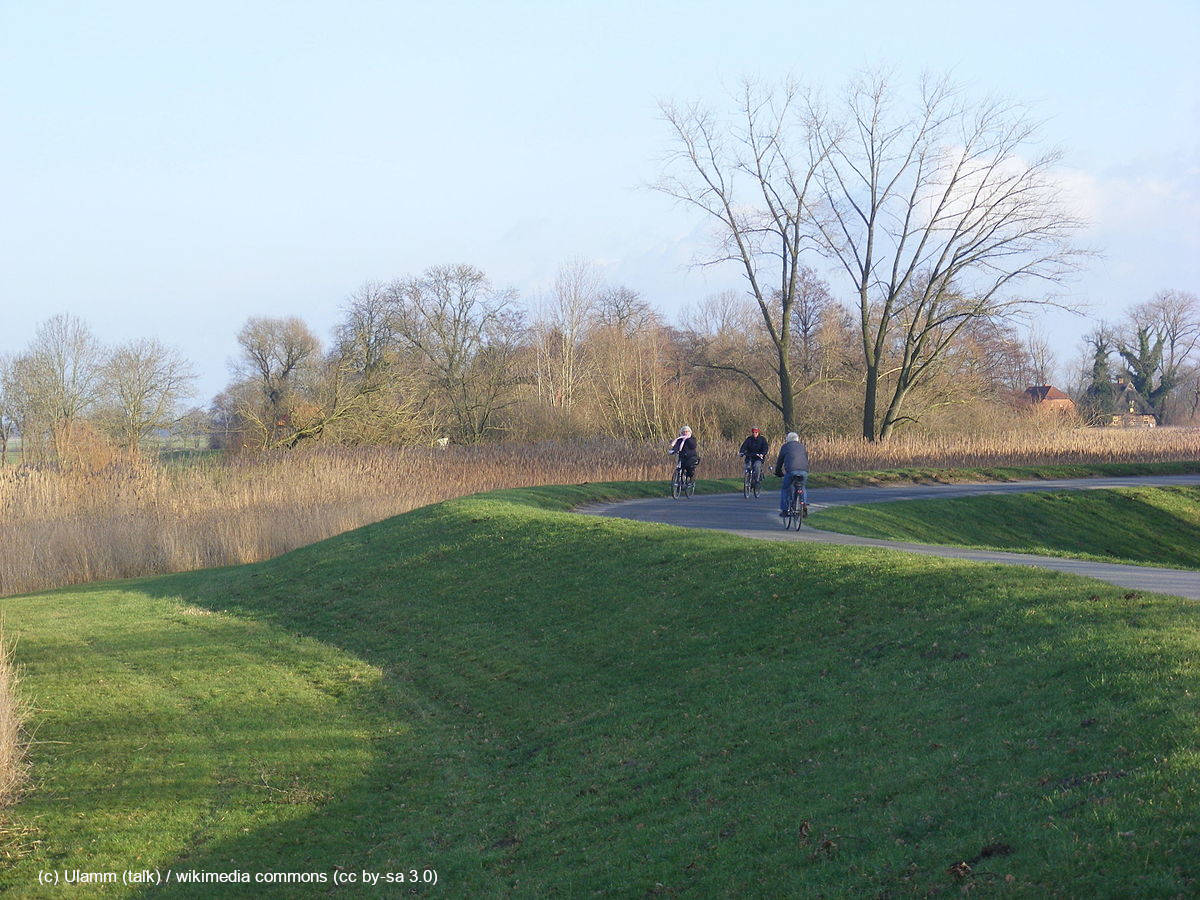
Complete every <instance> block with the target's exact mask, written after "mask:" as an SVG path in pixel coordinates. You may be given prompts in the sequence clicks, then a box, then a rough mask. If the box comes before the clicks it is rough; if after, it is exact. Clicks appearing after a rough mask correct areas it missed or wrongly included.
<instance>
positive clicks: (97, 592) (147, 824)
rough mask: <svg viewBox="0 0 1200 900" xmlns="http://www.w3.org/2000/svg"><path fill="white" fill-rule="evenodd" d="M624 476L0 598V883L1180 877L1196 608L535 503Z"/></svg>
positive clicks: (472, 885) (990, 570)
mask: <svg viewBox="0 0 1200 900" xmlns="http://www.w3.org/2000/svg"><path fill="white" fill-rule="evenodd" d="M638 490H649V491H660V490H661V486H652V487H649V488H631V487H629V486H607V487H606V486H588V487H579V488H569V487H566V488H564V487H560V488H545V489H528V490H521V491H507V492H499V493H496V494H491V495H481V496H477V497H470V498H464V499H461V500H455V501H451V502H447V503H442V504H438V505H435V506H431V507H426V508H423V509H420V510H416V511H414V512H411V513H408V514H405V515H402V516H399V517H397V518H394V519H391V520H388V521H385V522H381V523H378V524H376V525H372V526H369V527H367V528H363V529H359V530H358V531H355V532H351V533H349V534H345V535H342V536H340V537H337V538H334V539H332V540H329V541H325V542H323V543H321V544H317V545H314V546H311V547H308V548H304V549H302V550H299V551H295V552H293V553H291V554H288V555H286V556H284V557H280V558H278V559H276V560H273V561H270V562H267V563H261V564H256V565H253V566H244V567H239V568H231V569H223V570H210V571H205V572H197V573H191V574H185V575H177V576H169V577H164V578H156V579H147V580H143V581H138V582H126V583H123V584H117V585H101V586H95V587H92V588H87V589H75V590H69V591H60V592H57V593H52V594H43V595H38V596H33V597H23V598H16V599H10V600H7V601H5V604H6V607H7V610H6V619H7V622H8V627H9V628H10V629H12V628H13V627H14V625H15V626H16V627H15V630H16V631H18V632H19V634H20V643H19V647H18V652H19V656H20V658H21V660H22V661H23V662H24V664H25V666H26V687H27V690H28V692H29V694H30V699H32V700H33V701H34V702H35V703H36V704H37V705H38V706H39V707H40V708H41V713H40V715H39V719H40V725H39V730H38V734H37V737H38V739H39V740H40V741H42V742H43V743H40V744H38V745H37V746H36V747H35V748H34V763H35V766H36V777H37V782H38V783H37V787H36V789H35V790H34V791H33V792H32V793H31V794H30V795H29V796H28V797H27V799H26V800H25V801H24V803H23V805H22V806H21V807H18V808H17V810H16V811H15V812H16V815H17V817H18V818H17V822H16V824H17V825H19V826H21V827H25V828H28V829H33V830H34V831H33V832H31V833H33V834H35V835H36V840H37V843H36V844H35V843H33V841H32V839H30V840H27V841H26V845H25V852H26V856H25V858H23V859H20V860H18V861H16V862H15V863H12V864H10V866H9V868H8V869H7V871H6V872H5V873H4V875H3V876H0V887H8V888H11V889H14V890H15V891H16V892H17V893H37V892H38V889H37V885H36V873H37V871H38V870H41V869H50V868H57V869H64V868H75V867H81V868H106V869H120V868H126V867H134V868H136V867H140V866H143V865H144V866H148V867H163V868H165V867H166V866H176V867H187V868H197V869H202V870H222V871H229V870H233V869H241V870H250V871H263V870H274V871H326V872H330V871H332V869H333V867H334V866H342V867H344V868H346V869H349V870H361V869H368V870H375V871H397V870H407V869H410V868H424V867H431V868H434V869H436V870H437V871H438V875H439V890H441V891H443V892H448V893H449V894H450V895H455V896H468V895H469V896H478V895H484V896H487V895H513V894H515V895H521V896H544V895H547V894H555V893H557V894H567V895H578V894H584V893H592V892H604V893H613V894H618V895H627V896H642V895H645V894H647V893H672V892H676V893H688V894H692V895H695V896H714V895H723V894H737V895H746V894H756V895H774V896H782V895H809V896H831V895H833V896H836V895H848V894H863V893H875V892H890V893H909V892H913V893H923V892H927V891H938V890H955V891H957V890H958V889H959V888H961V887H963V886H966V885H970V886H974V887H976V888H994V889H1007V890H1013V891H1016V892H1020V893H1026V894H1045V893H1048V892H1057V893H1066V894H1073V895H1141V896H1144V895H1172V894H1178V893H1191V892H1194V891H1196V890H1197V888H1198V887H1200V830H1198V825H1197V822H1198V821H1200V815H1198V813H1200V753H1198V752H1197V749H1196V748H1197V746H1198V738H1200V733H1198V732H1200V717H1198V716H1197V713H1198V712H1200V657H1198V651H1200V630H1198V628H1197V624H1198V619H1197V609H1196V606H1195V604H1193V603H1188V602H1186V601H1182V600H1177V599H1172V598H1165V597H1155V596H1140V595H1137V594H1135V593H1132V592H1126V591H1122V590H1119V589H1116V588H1110V587H1106V586H1102V585H1099V584H1096V583H1093V582H1089V581H1084V580H1079V579H1074V578H1070V577H1066V576H1059V575H1055V574H1052V573H1041V572H1036V571H1031V570H1024V569H1006V568H1001V567H991V566H979V565H971V564H964V563H958V562H953V561H948V560H937V559H927V558H918V557H914V556H906V555H900V554H893V553H888V552H883V551H875V550H866V549H856V548H852V549H847V548H832V547H820V546H814V545H787V544H776V543H766V542H762V543H759V542H754V541H750V540H745V539H741V538H737V537H734V536H729V535H723V534H718V533H713V532H701V531H688V530H681V529H673V528H669V527H666V526H655V525H646V524H641V523H635V522H629V521H621V520H615V519H605V518H590V517H583V516H578V515H573V514H570V513H567V512H564V510H565V509H567V508H568V507H569V506H571V505H572V504H573V503H578V502H582V501H585V500H588V499H602V498H604V497H606V496H607V497H611V496H618V495H622V494H628V493H635V492H637V491H638ZM681 502H682V501H681ZM114 890H123V889H114ZM211 890H212V888H209V889H208V891H210V892H211ZM226 890H228V889H226ZM261 891H262V888H261V887H258V886H250V887H248V888H246V889H245V891H244V892H245V893H247V894H257V893H260V892H261ZM175 892H176V893H179V894H186V893H188V891H187V890H186V889H183V888H176V889H175ZM224 892H226V891H223V893H224ZM229 892H230V893H236V891H229ZM197 893H200V894H204V893H205V892H204V891H199V892H197ZM278 893H280V894H281V895H286V896H295V895H296V894H297V893H298V892H297V889H296V888H295V887H290V888H280V889H278Z"/></svg>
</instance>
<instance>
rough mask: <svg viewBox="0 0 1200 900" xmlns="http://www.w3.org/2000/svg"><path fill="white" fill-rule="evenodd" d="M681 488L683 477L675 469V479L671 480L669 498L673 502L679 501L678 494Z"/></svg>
mask: <svg viewBox="0 0 1200 900" xmlns="http://www.w3.org/2000/svg"><path fill="white" fill-rule="evenodd" d="M682 488H683V476H682V475H681V474H680V472H679V470H678V469H676V470H675V477H674V478H672V479H671V498H672V499H673V500H678V499H679V494H680V491H681V489H682Z"/></svg>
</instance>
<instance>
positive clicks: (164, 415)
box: [100, 338, 196, 451]
mask: <svg viewBox="0 0 1200 900" xmlns="http://www.w3.org/2000/svg"><path fill="white" fill-rule="evenodd" d="M100 371H101V376H102V378H103V381H104V394H105V395H106V398H107V399H108V401H109V403H110V409H109V413H110V414H109V416H108V417H107V418H108V419H109V423H110V427H111V430H112V432H113V436H114V437H115V438H116V440H117V442H118V443H119V444H120V445H121V446H123V447H125V448H126V449H128V450H131V451H136V450H137V449H138V448H139V447H140V446H141V443H142V440H143V439H144V438H145V437H146V436H147V435H149V434H150V433H151V432H152V431H154V430H156V429H168V428H170V427H171V426H172V425H174V423H175V420H176V419H177V412H178V409H177V407H178V405H179V402H180V401H181V400H183V399H185V398H187V397H190V396H191V395H192V390H193V385H194V384H195V381H196V375H195V373H194V372H193V371H192V368H191V366H190V364H189V363H188V362H187V361H186V360H185V359H184V358H183V357H182V356H181V355H180V354H179V351H177V350H175V349H173V348H171V347H166V346H164V345H163V344H161V343H160V342H159V341H157V340H154V339H151V338H140V339H137V340H133V341H129V342H127V343H124V344H121V345H120V346H118V347H115V348H113V350H112V351H110V353H109V354H108V358H107V360H105V362H104V365H103V366H102V367H101V370H100Z"/></svg>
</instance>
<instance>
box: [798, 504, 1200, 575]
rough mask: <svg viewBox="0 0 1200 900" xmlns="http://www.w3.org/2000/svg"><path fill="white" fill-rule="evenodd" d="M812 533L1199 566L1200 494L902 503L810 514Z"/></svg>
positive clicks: (871, 505)
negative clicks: (833, 533)
mask: <svg viewBox="0 0 1200 900" xmlns="http://www.w3.org/2000/svg"><path fill="white" fill-rule="evenodd" d="M809 522H810V524H811V525H812V526H813V527H814V528H823V529H826V530H828V531H840V532H844V533H848V534H859V535H864V536H866V537H873V538H885V539H889V540H899V541H911V542H915V543H921V544H954V545H958V546H966V547H984V548H987V549H993V550H997V549H998V550H1017V551H1021V552H1024V553H1041V554H1050V555H1058V556H1074V557H1078V558H1087V559H1102V560H1107V561H1115V562H1130V563H1140V564H1143V565H1160V566H1176V567H1181V568H1190V569H1196V568H1200V488H1197V487H1160V488H1151V487H1139V488H1118V489H1114V490H1088V491H1053V492H1046V493H1030V494H1010V495H988V496H982V497H961V498H957V499H947V500H936V499H934V500H905V501H897V502H894V503H873V504H870V505H864V506H841V507H834V508H832V509H828V510H824V511H822V512H819V513H816V514H814V515H813V516H812V517H811V518H810V520H809Z"/></svg>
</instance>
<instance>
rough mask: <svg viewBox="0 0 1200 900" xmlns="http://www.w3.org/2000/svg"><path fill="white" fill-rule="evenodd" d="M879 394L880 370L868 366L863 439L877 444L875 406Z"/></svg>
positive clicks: (864, 398) (864, 400)
mask: <svg viewBox="0 0 1200 900" xmlns="http://www.w3.org/2000/svg"><path fill="white" fill-rule="evenodd" d="M878 392H879V369H878V368H877V367H876V366H867V383H866V388H865V390H864V391H863V419H862V433H863V437H864V438H866V439H867V440H868V441H870V442H871V443H875V441H876V440H877V435H876V433H875V405H876V402H877V394H878Z"/></svg>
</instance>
